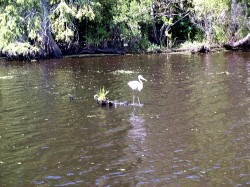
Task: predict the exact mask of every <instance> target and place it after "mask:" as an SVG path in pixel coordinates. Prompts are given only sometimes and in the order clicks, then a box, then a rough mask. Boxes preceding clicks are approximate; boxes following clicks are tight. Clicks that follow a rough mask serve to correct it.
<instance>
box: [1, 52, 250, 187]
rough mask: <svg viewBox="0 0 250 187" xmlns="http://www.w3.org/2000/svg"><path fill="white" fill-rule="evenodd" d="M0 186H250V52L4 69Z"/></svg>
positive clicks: (55, 62) (64, 61)
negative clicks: (101, 93)
mask: <svg viewBox="0 0 250 187" xmlns="http://www.w3.org/2000/svg"><path fill="white" fill-rule="evenodd" d="M139 74H141V75H143V77H144V78H146V79H147V80H148V81H147V82H144V88H143V89H142V91H141V92H140V93H139V96H140V101H141V103H143V106H117V107H111V108H108V107H99V106H98V105H97V103H96V102H95V100H94V99H93V96H94V95H95V94H96V92H97V91H98V89H99V88H100V87H102V86H105V88H106V89H108V90H110V93H109V94H108V98H109V99H110V100H118V101H128V102H132V98H133V92H132V90H131V89H130V87H129V86H128V85H127V82H129V81H130V80H136V79H137V76H138V75H139ZM69 94H70V95H72V97H70V98H69ZM71 98H73V99H71ZM135 101H137V100H135ZM0 186H1V187H5V186H6V187H12V186H13V187H30V186H31V187H32V186H42V187H45V186H90V187H91V186H109V187H111V186H157V187H158V186H168V187H180V186H192V187H200V186H203V187H211V186H213V187H214V186H218V187H221V186H225V187H230V186H250V53H243V52H242V53H240V52H238V53H233V52H226V53H213V54H208V55H185V54H169V55H166V54H157V55H126V56H107V57H95V58H73V59H70V58H68V59H67V58H65V59H61V60H48V61H41V62H40V61H38V62H31V63H27V62H26V63H24V62H21V63H20V62H5V61H1V62H0Z"/></svg>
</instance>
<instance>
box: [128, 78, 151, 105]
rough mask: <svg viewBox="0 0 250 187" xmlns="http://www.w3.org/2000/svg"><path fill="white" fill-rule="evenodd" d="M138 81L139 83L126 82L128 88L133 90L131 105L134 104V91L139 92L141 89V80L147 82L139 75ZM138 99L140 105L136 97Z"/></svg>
mask: <svg viewBox="0 0 250 187" xmlns="http://www.w3.org/2000/svg"><path fill="white" fill-rule="evenodd" d="M138 80H139V81H129V82H128V85H129V86H130V88H132V90H133V104H134V101H135V94H134V91H138V92H139V91H141V90H142V88H143V82H142V80H144V81H147V80H146V79H145V78H143V76H141V75H138ZM137 98H138V102H139V104H140V99H139V96H137Z"/></svg>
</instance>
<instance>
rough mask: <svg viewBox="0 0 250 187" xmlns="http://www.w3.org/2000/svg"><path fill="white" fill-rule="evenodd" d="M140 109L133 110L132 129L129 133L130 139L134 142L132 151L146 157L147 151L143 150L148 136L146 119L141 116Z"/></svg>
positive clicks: (131, 116)
mask: <svg viewBox="0 0 250 187" xmlns="http://www.w3.org/2000/svg"><path fill="white" fill-rule="evenodd" d="M139 111H140V110H139V109H137V110H135V109H134V110H133V112H132V113H131V114H130V117H129V122H130V124H131V126H132V127H131V129H130V130H129V131H128V137H129V138H130V139H131V140H132V141H133V143H132V144H130V146H131V148H132V151H133V152H135V153H136V154H137V155H138V156H144V151H145V149H144V148H143V143H144V141H145V137H146V135H147V132H146V129H145V126H144V122H145V120H144V118H143V116H142V115H140V114H139Z"/></svg>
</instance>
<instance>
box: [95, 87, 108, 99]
mask: <svg viewBox="0 0 250 187" xmlns="http://www.w3.org/2000/svg"><path fill="white" fill-rule="evenodd" d="M108 93H109V90H106V89H105V88H104V86H103V87H102V88H100V89H99V91H98V92H97V94H96V95H94V99H96V100H98V101H106V100H108V98H107V94H108Z"/></svg>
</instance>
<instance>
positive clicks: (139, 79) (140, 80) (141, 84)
mask: <svg viewBox="0 0 250 187" xmlns="http://www.w3.org/2000/svg"><path fill="white" fill-rule="evenodd" d="M139 82H140V83H141V85H142V86H143V82H142V80H141V79H140V78H139Z"/></svg>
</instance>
